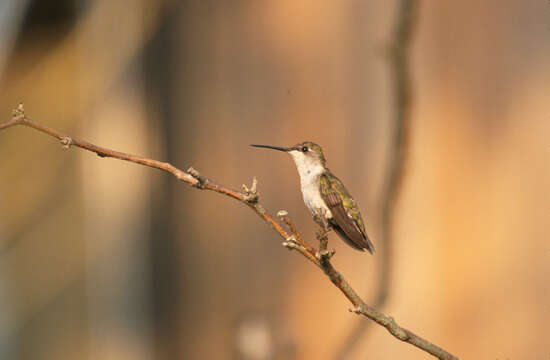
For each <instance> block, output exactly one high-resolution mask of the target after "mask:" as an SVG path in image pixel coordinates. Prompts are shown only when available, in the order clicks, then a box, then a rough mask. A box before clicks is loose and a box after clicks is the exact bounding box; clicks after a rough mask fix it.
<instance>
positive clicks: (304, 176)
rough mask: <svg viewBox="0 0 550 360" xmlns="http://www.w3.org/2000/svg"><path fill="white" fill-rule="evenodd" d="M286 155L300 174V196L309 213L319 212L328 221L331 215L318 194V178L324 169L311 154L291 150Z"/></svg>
mask: <svg viewBox="0 0 550 360" xmlns="http://www.w3.org/2000/svg"><path fill="white" fill-rule="evenodd" d="M288 153H289V154H290V156H292V159H293V160H294V163H295V164H296V168H297V169H298V173H299V174H300V184H301V187H302V196H303V197H304V203H305V204H306V206H307V207H308V209H309V211H311V213H315V212H319V211H321V212H324V213H325V216H326V217H327V218H328V219H330V218H332V213H331V212H330V210H329V209H328V207H327V205H326V204H325V201H324V200H323V198H322V197H321V193H320V188H321V186H320V184H319V177H320V176H321V174H322V173H323V172H324V171H325V167H324V166H323V164H321V161H320V160H319V159H318V158H317V157H316V156H314V155H313V154H307V153H303V152H301V151H298V150H292V151H289V152H288Z"/></svg>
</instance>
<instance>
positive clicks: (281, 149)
mask: <svg viewBox="0 0 550 360" xmlns="http://www.w3.org/2000/svg"><path fill="white" fill-rule="evenodd" d="M250 146H254V147H259V148H266V149H273V150H279V151H284V152H287V151H290V150H291V148H285V147H280V146H271V145H256V144H250Z"/></svg>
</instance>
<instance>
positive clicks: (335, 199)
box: [320, 174, 374, 254]
mask: <svg viewBox="0 0 550 360" xmlns="http://www.w3.org/2000/svg"><path fill="white" fill-rule="evenodd" d="M320 188H321V197H322V198H323V200H324V201H325V203H326V204H327V206H328V208H329V209H330V212H331V213H332V219H330V223H331V225H332V227H333V228H334V230H336V232H337V233H338V235H340V237H341V238H342V239H343V240H344V241H346V243H348V245H350V246H352V247H354V248H356V249H358V250H363V251H364V250H368V251H369V252H370V253H371V254H372V253H373V252H374V246H373V245H372V243H371V242H370V240H369V238H368V236H367V232H366V231H365V225H364V224H363V219H362V217H361V213H360V212H359V209H358V208H357V205H356V204H355V201H354V200H353V198H352V197H351V196H350V195H349V193H348V191H347V190H346V188H345V187H344V185H343V184H342V182H341V181H340V180H339V179H338V178H337V177H336V176H334V175H332V174H331V175H330V176H327V175H325V174H323V175H321V178H320Z"/></svg>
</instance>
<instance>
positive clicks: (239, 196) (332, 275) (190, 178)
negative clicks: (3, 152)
mask: <svg viewBox="0 0 550 360" xmlns="http://www.w3.org/2000/svg"><path fill="white" fill-rule="evenodd" d="M15 125H24V126H29V127H32V128H34V129H36V130H38V131H41V132H44V133H46V134H48V135H50V136H53V137H55V138H57V139H58V140H60V141H61V143H62V144H63V146H64V147H65V148H70V147H71V146H77V147H80V148H82V149H85V150H88V151H92V152H95V153H96V154H97V155H99V156H100V157H112V158H115V159H119V160H125V161H130V162H134V163H137V164H141V165H145V166H150V167H153V168H156V169H160V170H164V171H166V172H169V173H171V174H172V175H174V176H175V177H176V178H177V179H179V180H181V181H183V182H186V183H188V184H190V185H191V186H194V187H196V188H197V189H201V190H211V191H215V192H217V193H220V194H223V195H226V196H229V197H231V198H233V199H236V200H238V201H240V202H242V203H244V204H246V205H247V206H248V207H250V208H251V209H253V210H254V212H255V213H256V214H258V215H259V216H260V217H261V218H262V219H263V220H264V221H265V222H267V223H268V224H269V225H270V226H271V227H272V228H273V229H274V230H275V231H276V232H277V233H278V234H279V235H280V236H281V237H282V238H283V239H284V240H285V242H287V243H289V244H295V245H290V246H288V247H289V248H290V249H293V250H297V251H298V252H299V253H300V254H302V255H303V256H305V257H306V258H307V259H308V260H310V261H312V262H313V263H314V264H315V265H317V266H319V267H321V269H322V270H323V272H324V273H325V274H326V275H327V276H328V277H329V279H330V281H331V282H332V283H333V284H334V285H335V286H336V287H337V288H338V289H340V291H341V292H342V293H343V294H344V296H346V298H348V300H349V301H350V302H351V304H352V305H353V308H352V311H353V312H355V313H357V314H361V315H364V316H366V317H368V318H369V319H371V320H373V321H375V322H376V323H378V324H380V325H382V326H384V327H385V328H386V329H387V330H388V331H389V332H390V333H391V334H392V335H393V336H395V337H396V338H398V339H399V340H402V341H405V342H408V343H410V344H412V345H414V346H416V347H418V348H419V349H422V350H424V351H426V352H428V353H430V354H432V355H434V356H436V357H438V358H439V359H453V360H454V359H458V358H457V357H455V356H454V355H451V354H450V353H448V352H447V351H445V350H443V349H441V348H440V347H438V346H436V345H434V344H432V343H430V342H429V341H427V340H425V339H423V338H421V337H419V336H417V335H415V334H414V333H412V332H410V331H409V330H407V329H404V328H402V327H400V326H399V325H397V323H396V322H395V320H394V319H393V318H391V317H390V316H387V315H384V314H382V313H380V312H378V311H376V310H374V309H373V308H371V307H369V306H368V305H367V304H366V303H365V302H364V301H363V300H362V299H361V298H360V297H359V295H358V294H357V293H356V292H355V290H353V288H352V287H351V286H350V285H349V284H348V282H347V281H346V280H345V279H344V277H343V276H342V275H341V274H340V273H339V272H338V271H336V269H335V268H334V267H333V266H332V264H331V262H330V255H329V252H327V251H324V252H315V250H314V249H313V248H312V247H311V246H309V245H307V244H306V243H305V242H304V241H303V240H302V238H301V237H300V236H299V234H298V232H297V231H296V228H295V227H294V225H292V223H291V222H290V220H289V219H286V220H285V218H286V215H285V214H284V213H283V214H281V217H282V218H283V220H284V221H285V223H286V224H287V225H288V226H289V227H290V229H291V232H288V231H287V230H285V229H284V227H283V225H282V224H281V223H280V222H279V221H278V220H277V219H276V218H275V217H273V216H272V215H271V214H270V213H268V212H267V211H266V210H265V209H264V208H263V207H262V206H261V205H260V204H259V202H258V196H257V195H258V194H257V191H256V184H257V182H256V181H253V184H252V186H251V187H250V189H249V188H246V187H245V192H244V193H242V192H238V191H235V190H232V189H230V188H227V187H225V186H223V185H221V184H218V183H216V182H215V181H213V180H210V179H208V178H206V177H204V176H202V175H201V174H200V173H199V172H198V171H197V170H194V169H192V168H190V169H189V170H188V171H182V170H180V169H178V168H176V167H174V166H173V165H171V164H169V163H166V162H160V161H157V160H152V159H149V158H145V157H141V156H136V155H131V154H126V153H122V152H118V151H114V150H110V149H107V148H103V147H99V146H96V145H93V144H91V143H88V142H86V141H82V140H79V139H76V138H74V137H72V136H69V135H66V134H63V133H61V132H59V131H57V130H54V129H52V128H49V127H47V126H45V125H42V124H40V123H38V122H35V121H33V120H30V119H29V118H28V117H27V116H26V115H25V112H24V109H23V105H22V104H20V105H19V107H18V108H17V109H16V110H15V111H14V113H13V116H12V119H11V120H9V121H8V122H6V123H4V124H0V129H6V128H9V127H12V126H15ZM325 235H326V233H325Z"/></svg>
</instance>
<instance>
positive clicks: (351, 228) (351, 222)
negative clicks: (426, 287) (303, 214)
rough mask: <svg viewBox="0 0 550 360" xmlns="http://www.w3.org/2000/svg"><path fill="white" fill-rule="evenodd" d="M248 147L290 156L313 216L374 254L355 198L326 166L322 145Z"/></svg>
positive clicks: (349, 242)
mask: <svg viewBox="0 0 550 360" xmlns="http://www.w3.org/2000/svg"><path fill="white" fill-rule="evenodd" d="M251 146H254V147H259V148H267V149H273V150H279V151H284V152H286V153H288V154H289V155H290V156H292V159H293V160H294V163H295V164H296V168H297V169H298V173H299V174H300V184H301V188H302V195H303V198H304V203H305V204H306V206H307V208H308V209H309V211H310V212H311V214H312V215H313V216H314V217H315V216H316V215H317V216H322V217H324V220H325V221H326V222H327V224H328V225H329V227H331V228H332V229H334V230H335V232H336V233H337V234H338V235H339V236H340V237H341V238H342V239H343V240H344V241H345V242H346V243H347V244H348V245H350V246H351V247H353V248H355V249H357V250H361V251H365V250H367V251H368V252H370V253H371V254H372V253H374V245H373V244H372V243H371V241H370V240H369V238H368V236H367V232H366V230H365V225H364V223H363V218H362V217H361V213H360V212H359V208H358V207H357V204H356V203H355V200H354V199H353V197H351V195H350V194H349V192H348V190H347V189H346V188H345V186H344V184H342V182H341V181H340V179H338V178H337V177H336V176H334V175H333V174H332V172H331V171H330V170H329V169H328V168H327V166H326V160H325V156H324V155H323V150H322V149H321V147H320V146H319V145H317V144H315V143H313V142H310V141H305V142H301V143H299V144H296V145H294V146H291V147H280V146H271V145H257V144H252V145H251Z"/></svg>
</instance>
